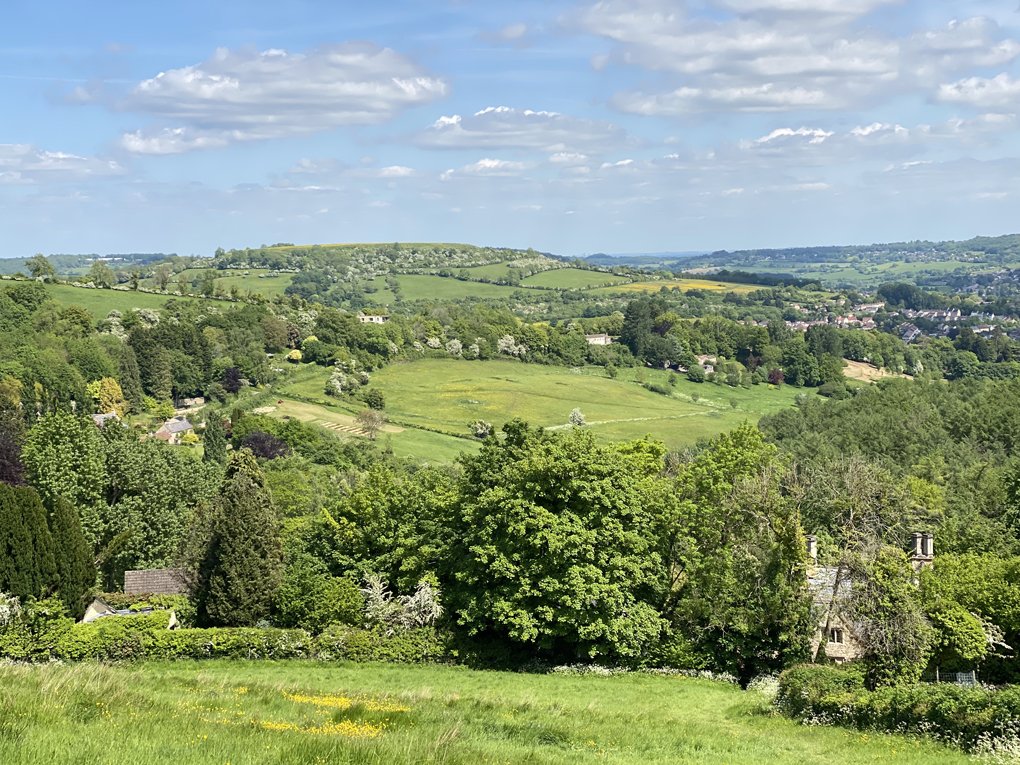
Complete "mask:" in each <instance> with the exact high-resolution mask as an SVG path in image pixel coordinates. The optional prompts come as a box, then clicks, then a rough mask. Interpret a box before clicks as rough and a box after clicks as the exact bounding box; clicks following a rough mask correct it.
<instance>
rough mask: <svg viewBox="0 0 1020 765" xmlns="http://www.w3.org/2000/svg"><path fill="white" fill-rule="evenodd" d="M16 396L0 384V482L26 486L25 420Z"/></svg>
mask: <svg viewBox="0 0 1020 765" xmlns="http://www.w3.org/2000/svg"><path fill="white" fill-rule="evenodd" d="M14 396H15V394H13V393H12V392H10V391H8V390H5V389H4V387H3V386H0V482H2V483H6V484H9V485H11V486H24V485H25V466H24V464H23V463H22V462H21V444H22V442H23V441H24V439H25V421H24V418H23V416H22V412H21V409H20V407H19V405H18V401H17V400H16V399H15V397H14Z"/></svg>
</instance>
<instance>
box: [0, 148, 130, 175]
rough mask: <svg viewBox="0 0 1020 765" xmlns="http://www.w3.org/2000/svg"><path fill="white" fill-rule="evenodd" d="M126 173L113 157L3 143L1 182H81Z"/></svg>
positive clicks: (0, 165) (0, 149)
mask: <svg viewBox="0 0 1020 765" xmlns="http://www.w3.org/2000/svg"><path fill="white" fill-rule="evenodd" d="M126 172H127V170H126V168H124V167H123V166H122V165H120V164H118V163H117V162H116V161H114V160H112V159H102V158H100V157H81V156H78V155H77V154H69V153H67V152H62V151H44V150H43V149H40V148H38V147H37V146H35V145H33V144H18V143H6V144H0V184H4V185H23V184H37V183H45V182H59V181H77V180H85V179H89V178H102V177H109V176H121V175H124V174H125V173H126Z"/></svg>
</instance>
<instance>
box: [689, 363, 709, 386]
mask: <svg viewBox="0 0 1020 765" xmlns="http://www.w3.org/2000/svg"><path fill="white" fill-rule="evenodd" d="M687 379H688V380H690V381H691V382H696V383H703V382H705V370H704V368H703V367H700V366H697V365H695V366H692V367H691V368H690V369H688V370H687Z"/></svg>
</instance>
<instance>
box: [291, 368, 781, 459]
mask: <svg viewBox="0 0 1020 765" xmlns="http://www.w3.org/2000/svg"><path fill="white" fill-rule="evenodd" d="M642 371H643V372H644V375H645V376H646V378H647V380H648V381H649V382H659V383H664V382H666V380H667V378H668V376H669V375H672V376H673V377H674V378H675V382H676V385H675V387H673V388H672V395H670V396H664V395H662V394H659V393H654V392H652V391H649V390H647V389H645V388H644V387H643V386H642V385H640V384H638V383H637V382H636V380H635V376H636V375H637V374H639V372H638V370H635V369H624V370H621V371H620V375H619V377H618V378H617V379H615V380H613V379H610V378H609V377H607V376H606V374H605V371H604V370H603V369H602V368H601V367H591V368H584V369H578V370H576V371H574V370H571V369H566V368H564V367H555V366H543V365H539V364H522V363H519V362H514V361H464V360H456V359H449V360H447V359H424V360H421V361H415V362H408V363H397V364H392V365H390V366H388V367H385V368H384V369H381V370H379V371H377V372H374V373H373V375H372V386H373V387H375V388H377V389H379V390H380V391H382V393H383V394H384V395H385V397H386V414H387V416H388V417H389V418H391V419H392V420H393V421H394V422H396V423H399V424H401V425H406V426H411V427H405V429H404V432H403V433H394V434H392V436H391V438H392V444H393V449H394V451H395V452H397V453H400V449H399V448H398V444H399V443H400V441H401V439H403V438H407V437H408V436H407V434H410V433H412V432H414V431H413V426H418V427H426V428H435V429H438V430H442V431H445V432H447V433H459V434H466V433H468V432H469V429H468V426H469V423H472V422H475V421H476V420H479V419H482V420H486V421H487V422H491V423H493V424H494V425H495V426H496V427H500V426H501V425H502V424H503V423H505V422H506V421H507V420H510V419H512V418H514V417H521V418H523V419H525V420H527V421H528V422H530V423H531V424H533V425H542V426H544V427H566V425H567V422H568V418H569V415H570V412H571V410H572V409H574V407H579V408H580V409H581V411H582V412H583V413H584V414H585V416H586V417H587V419H588V423H589V427H591V428H592V431H593V432H594V433H595V434H596V435H597V436H598V437H600V438H603V439H606V440H611V441H620V440H630V439H634V438H641V437H643V436H644V435H646V434H649V433H650V434H651V435H652V436H654V437H655V438H659V439H662V440H663V441H665V443H666V444H667V446H670V447H671V448H676V447H680V446H684V445H687V444H692V443H694V442H695V441H696V440H697V439H698V438H701V437H703V436H709V437H711V436H715V435H718V434H719V433H722V432H723V431H726V430H730V429H731V428H734V427H736V426H737V425H739V424H740V423H741V422H743V421H745V420H748V421H750V422H757V421H758V420H759V419H760V418H761V416H762V415H763V414H766V413H770V412H774V411H778V410H779V409H782V408H785V407H788V406H791V405H792V404H793V400H794V396H796V394H797V393H799V392H801V391H800V389H797V388H792V387H789V386H783V387H781V388H771V389H770V388H769V386H767V385H757V386H754V387H753V388H749V389H748V388H730V387H728V386H718V385H711V384H697V383H692V382H688V381H687V380H686V379H685V378H683V377H682V376H680V375H677V374H676V373H674V372H667V371H664V370H648V369H646V370H642ZM328 374H329V371H328V370H326V369H322V368H321V367H311V366H308V367H302V368H301V369H300V370H299V371H298V372H297V373H296V374H295V376H294V377H292V378H291V380H290V381H288V382H287V383H284V384H282V385H280V386H278V387H277V390H278V391H279V392H280V394H281V396H282V397H284V398H285V397H286V396H287V394H288V393H291V394H297V395H299V396H301V397H302V398H311V399H312V400H314V401H321V402H322V403H324V404H327V405H328V403H329V402H328V401H327V400H326V397H325V396H324V395H323V393H322V389H323V387H324V385H325V381H326V378H327V376H328ZM330 408H332V407H330ZM352 411H353V410H352ZM316 416H319V415H316ZM306 418H308V419H309V420H310V421H315V420H314V418H313V417H312V413H309V414H308V415H306V416H304V417H302V416H299V419H306ZM420 432H421V431H419V433H420ZM433 436H436V437H441V436H440V434H433V433H428V434H427V437H428V438H427V440H428V441H429V442H430V443H429V444H428V445H429V446H431V445H432V444H431V441H432V440H434V439H432V437H433ZM451 440H453V439H451ZM451 446H452V447H454V448H455V449H456V450H457V452H455V453H454V456H455V454H456V453H458V452H459V451H460V450H461V449H464V448H465V447H470V446H471V442H469V441H464V442H461V443H457V444H451ZM416 456H421V455H416ZM433 458H434V459H438V457H435V456H433Z"/></svg>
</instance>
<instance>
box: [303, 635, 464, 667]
mask: <svg viewBox="0 0 1020 765" xmlns="http://www.w3.org/2000/svg"><path fill="white" fill-rule="evenodd" d="M315 650H316V655H317V657H318V658H319V659H322V660H323V661H341V660H346V661H389V662H396V663H401V664H424V663H432V662H442V661H449V660H450V659H451V658H452V656H453V652H452V647H451V638H450V636H449V635H448V634H446V633H442V632H439V631H437V630H434V629H429V628H422V629H416V630H407V631H403V630H397V631H392V630H386V629H384V628H382V627H377V628H375V629H372V630H363V629H356V628H353V627H345V626H340V625H338V626H335V627H330V628H329V629H328V630H326V631H325V632H323V633H322V634H321V635H319V637H318V639H317V640H316V641H315Z"/></svg>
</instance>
